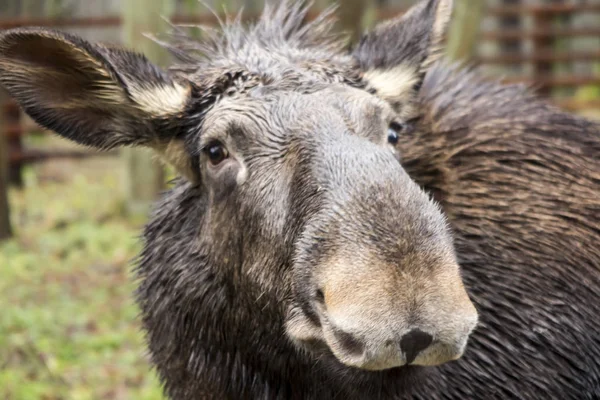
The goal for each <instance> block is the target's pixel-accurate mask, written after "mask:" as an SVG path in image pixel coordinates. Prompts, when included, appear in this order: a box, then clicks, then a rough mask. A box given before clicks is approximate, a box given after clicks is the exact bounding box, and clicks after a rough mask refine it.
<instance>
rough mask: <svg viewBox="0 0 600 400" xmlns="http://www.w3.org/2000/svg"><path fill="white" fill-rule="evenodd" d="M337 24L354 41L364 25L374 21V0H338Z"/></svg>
mask: <svg viewBox="0 0 600 400" xmlns="http://www.w3.org/2000/svg"><path fill="white" fill-rule="evenodd" d="M338 4H339V8H338V16H339V26H340V28H341V30H342V31H343V32H344V33H347V34H349V36H350V37H349V39H350V41H351V42H353V43H355V42H356V41H357V40H358V38H360V36H361V35H362V33H363V30H364V28H365V26H366V25H370V24H371V23H372V22H374V20H375V18H374V13H373V9H374V7H375V1H374V0H348V1H344V2H343V3H342V2H339V3H338Z"/></svg>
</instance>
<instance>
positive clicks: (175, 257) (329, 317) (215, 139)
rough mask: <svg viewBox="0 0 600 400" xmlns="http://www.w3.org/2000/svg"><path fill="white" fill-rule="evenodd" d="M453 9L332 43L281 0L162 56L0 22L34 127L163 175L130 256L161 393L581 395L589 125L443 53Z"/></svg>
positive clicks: (592, 279)
mask: <svg viewBox="0 0 600 400" xmlns="http://www.w3.org/2000/svg"><path fill="white" fill-rule="evenodd" d="M452 8H453V4H452V0H422V1H420V2H419V3H418V4H417V5H415V6H414V7H413V8H412V9H410V10H409V11H408V12H407V13H405V14H404V15H402V16H400V17H397V18H396V19H392V20H390V21H387V22H384V23H382V24H380V25H378V26H376V27H375V29H374V30H373V31H372V32H369V33H367V34H365V35H364V37H363V38H362V39H361V40H360V42H359V43H357V44H356V45H355V46H354V47H352V48H350V49H349V48H348V46H346V44H345V42H344V38H343V37H342V36H340V35H338V34H335V33H334V32H333V31H332V30H331V29H330V28H331V25H332V24H331V22H330V21H331V18H332V16H333V14H332V13H333V11H331V10H329V11H326V12H324V13H323V14H322V15H321V16H320V17H318V18H317V19H315V20H313V21H311V22H307V21H306V15H307V6H305V5H302V4H297V3H292V2H290V1H283V2H281V4H279V5H267V6H266V7H265V10H264V12H263V14H262V16H261V17H260V19H259V20H258V21H257V22H256V23H255V24H254V25H252V26H250V27H247V26H244V25H243V24H242V23H241V22H240V21H239V20H234V21H232V22H228V23H224V24H223V26H222V27H221V29H220V30H219V31H218V32H216V31H207V32H206V34H205V35H203V38H202V39H193V38H191V37H189V36H187V35H186V34H185V32H184V31H182V29H181V28H179V27H175V28H174V29H175V30H174V32H173V34H172V35H171V37H170V39H169V40H168V41H164V42H162V45H164V46H165V47H166V48H167V49H169V50H170V51H171V52H172V54H173V55H174V56H175V57H176V58H177V60H178V61H177V64H176V65H174V66H172V67H171V68H169V69H168V70H162V69H160V68H158V67H157V66H155V65H153V64H151V63H150V62H149V61H148V60H147V59H146V58H145V57H144V56H142V55H140V54H137V53H135V52H132V51H129V50H126V49H122V48H120V47H117V46H114V45H106V44H92V43H89V42H88V41H85V40H84V39H82V38H79V37H77V36H74V35H71V34H68V33H62V32H58V31H54V30H48V29H42V28H26V29H14V30H7V31H4V32H2V33H1V34H0V82H1V83H2V85H3V86H4V87H5V88H6V89H7V90H8V92H9V93H10V94H11V95H12V96H13V97H14V98H15V99H16V100H17V101H18V102H19V103H20V105H21V106H22V108H23V109H24V110H25V111H26V112H27V113H28V114H29V115H30V116H31V117H32V118H33V119H34V120H35V121H37V122H38V123H39V124H40V125H42V126H44V127H46V128H48V129H51V130H53V131H55V132H56V133H57V134H59V135H61V136H64V137H65V138H68V139H71V140H73V141H75V142H77V143H80V144H82V145H86V146H92V147H95V148H98V149H112V148H117V147H122V146H144V147H148V148H151V149H153V150H154V151H155V152H156V153H157V154H158V155H159V156H160V158H161V159H162V160H164V161H165V162H167V163H169V164H170V165H172V166H173V167H174V168H175V169H176V170H177V171H178V175H179V177H178V178H177V181H176V183H175V184H174V186H173V188H171V189H170V190H169V191H168V192H166V193H165V194H163V195H162V196H161V198H160V200H159V201H158V202H157V204H156V206H155V209H154V211H153V213H152V215H151V219H150V221H149V223H148V224H147V226H146V227H145V230H144V235H143V244H144V247H143V250H142V252H141V254H140V255H139V258H138V260H137V266H136V273H137V277H138V279H139V288H138V290H137V293H136V299H137V303H138V304H139V307H140V309H141V318H142V323H143V328H144V330H145V332H146V334H147V344H148V347H149V351H150V355H151V360H152V363H153V365H154V366H155V367H156V369H157V371H158V374H159V376H160V378H161V381H162V383H163V386H164V390H165V394H166V395H167V396H169V398H172V399H334V398H346V399H371V398H390V399H434V400H435V399H597V398H600V245H599V243H600V226H599V222H598V218H599V217H600V163H599V159H600V157H599V156H600V126H599V124H597V123H594V122H591V121H588V120H585V119H583V118H581V117H577V116H574V115H570V114H568V113H565V112H563V111H561V110H559V109H558V108H555V107H553V106H551V105H549V104H547V103H546V102H544V101H543V100H540V99H538V98H537V97H536V96H535V95H534V94H533V93H532V91H530V90H529V89H528V88H527V87H524V86H521V85H503V84H501V83H499V82H495V81H493V80H490V79H488V78H485V77H483V76H482V74H481V73H479V72H478V71H477V69H475V68H465V67H458V66H455V65H451V64H449V63H448V62H447V61H445V60H444V59H443V57H442V54H443V50H444V36H445V33H446V30H447V26H448V23H449V21H450V20H451V15H452Z"/></svg>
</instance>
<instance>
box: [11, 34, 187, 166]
mask: <svg viewBox="0 0 600 400" xmlns="http://www.w3.org/2000/svg"><path fill="white" fill-rule="evenodd" d="M0 83H1V84H2V85H3V86H4V87H5V88H6V89H7V90H8V92H9V93H10V94H11V95H12V96H13V97H14V98H15V99H16V100H17V102H18V103H19V104H20V105H21V106H22V107H23V109H24V110H25V111H26V112H27V113H28V114H29V115H30V116H31V117H32V118H33V119H34V120H35V121H36V122H37V123H39V124H40V125H42V126H44V127H46V128H48V129H51V130H53V131H55V132H56V133H58V134H59V135H62V136H64V137H66V138H68V139H71V140H73V141H75V142H78V143H80V144H83V145H87V146H92V147H96V148H100V149H110V148H114V147H117V146H125V145H134V146H135V145H137V146H147V147H152V148H154V149H156V150H157V151H158V152H159V153H160V154H161V156H162V157H163V158H164V159H167V160H168V161H169V162H170V163H172V164H173V165H174V166H175V167H176V168H177V169H178V170H179V171H180V172H181V173H182V175H184V176H187V177H190V176H192V174H191V173H190V169H191V167H189V166H190V165H191V162H189V160H187V161H186V153H185V150H184V146H179V145H178V144H177V143H179V140H176V139H175V137H178V134H179V128H178V127H181V121H180V120H181V117H182V116H183V114H184V113H185V112H186V109H187V105H188V103H189V102H190V101H191V98H192V85H191V84H190V83H189V82H187V81H186V80H183V79H179V78H177V77H174V76H171V75H169V74H168V73H166V72H164V71H162V70H161V69H160V68H158V67H156V66H155V65H153V64H152V63H150V62H149V61H148V60H147V59H146V58H145V57H144V56H143V55H141V54H138V53H135V52H132V51H128V50H125V49H122V48H118V47H113V46H107V45H98V44H91V43H89V42H87V41H85V40H83V39H82V38H80V37H77V36H74V35H70V34H68V33H63V32H58V31H53V30H46V29H41V28H25V29H14V30H8V31H4V32H2V33H0ZM187 159H189V156H188V157H187Z"/></svg>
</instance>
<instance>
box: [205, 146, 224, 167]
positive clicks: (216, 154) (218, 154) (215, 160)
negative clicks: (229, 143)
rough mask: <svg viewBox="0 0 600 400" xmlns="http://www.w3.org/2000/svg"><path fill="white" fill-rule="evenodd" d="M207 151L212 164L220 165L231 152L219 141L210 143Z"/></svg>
mask: <svg viewBox="0 0 600 400" xmlns="http://www.w3.org/2000/svg"><path fill="white" fill-rule="evenodd" d="M205 151H206V155H207V156H208V159H209V161H210V163H211V164H212V165H218V164H220V163H221V162H222V161H223V160H225V159H226V158H227V157H229V152H228V151H227V149H226V148H225V146H223V144H221V143H219V142H215V143H211V144H209V145H208V146H207V147H206V149H205Z"/></svg>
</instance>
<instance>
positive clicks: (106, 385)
mask: <svg viewBox="0 0 600 400" xmlns="http://www.w3.org/2000/svg"><path fill="white" fill-rule="evenodd" d="M118 186H119V185H118V180H117V179H116V177H114V176H110V175H107V176H106V177H105V178H102V179H99V180H97V181H91V180H88V179H86V178H85V177H83V176H82V175H78V176H76V177H75V178H74V179H72V180H71V181H70V182H68V183H44V184H40V183H38V182H36V179H35V175H34V174H33V173H32V172H31V171H28V172H27V174H26V185H25V189H24V190H19V191H16V190H14V191H12V192H11V193H10V200H11V206H12V210H11V213H12V219H13V225H14V226H15V230H16V235H15V238H14V239H11V240H9V241H6V242H3V243H0V399H6V400H34V399H35V400H37V399H44V400H50V399H161V398H162V392H161V389H160V386H159V384H158V381H157V378H156V376H155V373H154V371H152V370H151V369H150V367H149V363H148V360H147V357H146V356H145V346H144V340H143V335H142V333H141V332H140V330H139V324H138V321H137V314H138V309H137V308H136V306H135V304H134V303H133V296H132V293H133V290H134V283H133V280H132V279H131V267H130V264H129V260H130V259H131V258H132V257H133V256H134V255H135V254H136V253H137V251H138V247H139V243H138V241H137V238H136V237H137V235H138V234H139V229H140V226H139V225H140V224H139V222H138V223H137V224H136V223H132V222H131V221H128V220H127V219H125V218H124V217H123V216H122V209H123V207H122V197H121V196H120V195H119V194H118V193H119V190H118Z"/></svg>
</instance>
